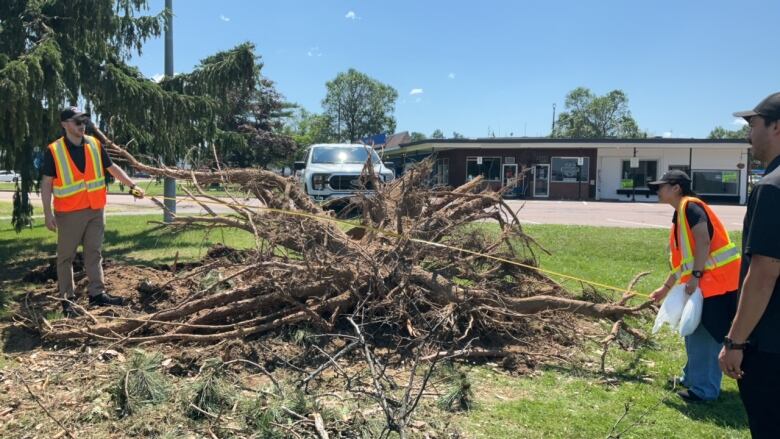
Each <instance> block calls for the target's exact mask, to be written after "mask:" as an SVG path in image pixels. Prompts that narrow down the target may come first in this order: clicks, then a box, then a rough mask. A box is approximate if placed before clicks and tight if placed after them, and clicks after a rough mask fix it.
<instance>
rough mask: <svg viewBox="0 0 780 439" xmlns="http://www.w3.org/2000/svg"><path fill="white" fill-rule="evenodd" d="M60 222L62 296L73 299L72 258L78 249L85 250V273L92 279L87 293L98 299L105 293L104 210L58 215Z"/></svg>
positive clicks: (59, 266) (58, 258) (60, 279)
mask: <svg viewBox="0 0 780 439" xmlns="http://www.w3.org/2000/svg"><path fill="white" fill-rule="evenodd" d="M54 216H55V219H56V220H57V280H58V283H59V287H60V295H61V296H62V297H63V298H65V299H71V298H73V297H74V293H73V290H74V288H75V286H74V284H73V258H75V257H76V250H77V249H78V247H79V245H83V246H84V269H85V270H86V272H87V278H88V279H89V287H88V288H87V291H88V292H89V295H90V296H96V295H98V294H100V293H102V292H103V291H104V290H105V285H104V281H103V254H102V249H101V247H102V246H103V231H104V230H105V226H106V219H105V216H104V214H103V209H99V210H92V209H83V210H77V211H74V212H55V214H54Z"/></svg>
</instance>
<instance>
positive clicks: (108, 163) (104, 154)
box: [100, 144, 114, 169]
mask: <svg viewBox="0 0 780 439" xmlns="http://www.w3.org/2000/svg"><path fill="white" fill-rule="evenodd" d="M100 157H101V158H102V159H103V168H104V169H108V168H110V167H111V166H113V165H114V162H112V161H111V157H109V155H108V151H106V148H104V147H103V145H102V144H101V145H100Z"/></svg>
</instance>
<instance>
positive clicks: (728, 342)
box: [723, 336, 747, 351]
mask: <svg viewBox="0 0 780 439" xmlns="http://www.w3.org/2000/svg"><path fill="white" fill-rule="evenodd" d="M746 346H747V342H745V343H734V340H732V339H730V338H728V336H726V337H723V347H725V348H726V350H729V351H731V350H737V351H741V350H744V349H745V347H746Z"/></svg>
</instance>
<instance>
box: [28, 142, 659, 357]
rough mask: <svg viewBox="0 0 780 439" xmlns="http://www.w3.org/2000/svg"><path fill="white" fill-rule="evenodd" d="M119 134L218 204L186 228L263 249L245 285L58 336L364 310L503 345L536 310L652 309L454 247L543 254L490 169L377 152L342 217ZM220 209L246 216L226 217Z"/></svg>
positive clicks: (415, 331)
mask: <svg viewBox="0 0 780 439" xmlns="http://www.w3.org/2000/svg"><path fill="white" fill-rule="evenodd" d="M109 144H110V148H109V149H110V151H111V153H112V154H114V155H115V156H116V158H118V159H119V160H123V161H125V162H127V163H128V164H129V165H130V166H132V167H134V168H136V169H137V170H139V171H143V172H147V173H149V174H152V175H155V176H160V177H173V178H176V179H177V180H186V181H189V182H191V183H192V184H193V185H194V187H195V188H196V189H197V191H195V193H189V195H190V196H191V197H192V199H193V200H195V201H196V202H198V203H200V204H201V205H202V206H203V207H204V209H205V210H206V211H207V212H208V213H207V214H205V215H198V216H182V217H177V218H176V219H175V221H174V223H173V224H171V226H172V227H210V228H214V227H229V228H238V229H242V230H244V231H246V232H247V233H249V234H251V235H252V236H253V237H254V242H255V247H254V249H253V250H252V251H250V252H245V257H244V259H243V260H242V261H241V262H239V263H234V264H225V265H223V266H222V267H221V269H222V270H223V271H224V272H225V273H227V275H228V276H230V279H231V281H232V282H231V285H234V286H235V287H233V288H230V289H227V290H225V291H221V292H216V293H214V292H213V291H206V290H203V291H193V294H192V295H191V296H190V297H189V298H188V299H187V300H185V301H183V302H182V303H178V304H176V305H175V306H172V307H170V308H167V309H161V310H159V311H156V312H154V313H147V314H132V315H120V316H116V315H114V316H91V315H90V316H85V317H83V318H81V319H75V320H66V321H60V322H55V323H54V324H50V325H49V324H46V325H41V326H40V327H41V328H42V332H43V335H44V337H45V338H46V339H49V340H74V339H84V338H97V339H112V340H119V339H122V340H123V342H124V343H138V342H172V341H189V342H201V343H205V342H213V341H218V340H224V339H225V338H231V337H236V338H242V337H247V336H250V335H254V334H259V333H265V332H268V331H272V330H275V329H278V328H280V327H283V326H289V325H294V324H296V323H299V322H302V321H306V322H308V323H309V324H313V325H315V326H317V327H320V328H321V329H322V330H324V331H331V330H333V328H334V326H336V325H338V324H343V323H344V321H343V319H344V318H345V317H347V316H353V315H356V314H359V315H360V316H361V317H362V318H363V320H364V321H365V322H371V323H372V324H374V326H376V327H378V328H379V327H381V328H383V329H382V331H381V332H382V335H384V336H388V335H389V336H390V337H391V338H393V337H398V336H401V337H406V338H408V339H415V338H419V337H422V336H424V335H426V334H428V332H429V331H430V329H431V326H432V322H434V321H440V320H442V319H443V321H444V323H443V324H441V325H438V326H437V330H438V331H440V332H444V333H446V334H448V337H438V338H437V339H439V340H442V344H443V345H442V346H438V348H439V349H444V350H458V349H463V348H464V347H466V346H467V344H468V343H472V342H474V341H475V340H480V338H482V340H481V341H482V342H484V343H488V344H489V343H493V342H494V341H495V340H493V339H497V338H507V339H517V338H518V337H522V336H524V335H529V334H528V331H529V324H528V321H529V319H532V318H533V316H536V315H544V314H546V313H551V312H566V313H570V314H577V315H583V316H587V317H594V318H604V319H609V320H612V321H618V320H620V319H621V318H622V317H623V316H624V315H627V314H628V315H630V314H636V313H638V312H639V311H641V310H642V309H644V308H646V307H647V306H648V304H647V303H645V304H643V305H640V306H634V307H630V306H626V305H625V304H624V303H623V302H621V303H619V304H611V303H592V302H587V301H582V300H577V299H574V298H571V297H568V293H567V292H566V291H565V290H564V289H563V288H561V287H560V286H559V285H558V284H556V283H555V282H553V281H552V280H550V279H549V278H547V277H545V276H543V275H541V274H540V273H538V272H537V271H535V270H533V269H529V268H527V267H523V266H518V265H514V264H510V263H505V262H496V261H495V260H493V259H485V258H484V257H480V256H475V255H474V254H472V253H470V254H462V253H461V252H458V251H457V250H453V249H452V247H457V248H464V249H467V250H470V251H471V252H477V253H479V254H481V255H490V256H496V257H499V258H501V259H506V260H522V261H524V262H525V264H526V265H527V266H533V265H536V263H537V261H536V256H535V254H536V252H538V251H544V250H543V249H542V248H541V247H540V246H539V245H537V244H536V243H535V242H534V241H533V240H532V239H531V238H530V237H529V236H527V235H526V234H525V233H524V232H523V230H522V227H521V226H520V222H519V220H518V218H517V217H516V214H515V213H514V212H513V211H512V210H511V209H510V208H509V206H507V204H506V203H505V202H504V201H503V200H502V198H501V194H500V193H497V192H492V191H486V190H482V187H483V182H482V180H481V179H480V178H476V179H474V180H472V181H470V182H468V183H466V184H464V185H462V186H460V187H457V188H454V189H452V190H434V189H430V188H429V187H428V185H427V182H428V179H429V176H430V173H431V162H430V161H425V162H422V163H420V164H418V165H417V166H416V167H415V168H413V169H412V170H411V171H409V172H407V173H406V174H404V176H402V177H401V178H399V179H396V180H394V181H392V182H390V183H387V184H382V183H381V182H380V181H379V179H378V178H377V176H376V175H374V173H373V166H371V163H367V164H366V166H365V168H364V172H363V175H362V177H361V181H363V182H364V183H365V184H366V185H368V183H369V182H370V183H371V184H372V185H374V187H378V188H379V189H378V190H377V191H376V193H375V194H373V195H358V196H356V197H353V199H352V200H351V204H350V206H348V207H347V208H346V211H353V212H355V211H357V212H359V217H358V218H356V219H354V220H353V221H351V222H349V223H348V224H350V226H345V222H336V221H331V220H329V219H330V218H333V213H332V212H327V211H325V210H323V209H322V208H321V207H320V206H319V205H318V204H316V203H314V202H313V201H312V200H311V198H310V197H309V196H308V195H307V194H306V193H305V192H303V191H302V190H301V188H300V186H299V185H298V184H297V183H296V182H295V181H294V180H293V179H291V178H286V177H283V176H280V175H278V174H275V173H273V172H270V171H266V170H261V169H224V170H223V169H219V168H218V171H217V172H202V171H190V170H182V169H175V168H168V167H164V166H161V167H156V166H151V165H148V164H145V163H142V162H140V161H139V160H137V159H136V158H135V157H134V156H133V155H131V154H130V153H129V152H127V151H126V150H125V149H123V148H121V147H119V146H117V145H114V144H112V143H110V142H109ZM215 158H216V157H215ZM216 164H217V165H218V162H216ZM212 183H220V184H223V185H226V186H227V187H234V188H235V187H237V188H239V189H240V192H241V193H243V194H249V195H251V197H252V198H254V199H256V201H257V202H259V207H252V206H251V205H250V203H248V202H247V201H246V199H245V197H239V196H231V197H229V198H216V197H213V196H210V195H207V194H206V192H205V191H203V190H202V189H201V188H202V187H205V186H206V185H210V184H212ZM256 204H257V203H256ZM213 206H223V207H226V208H229V209H230V210H231V211H232V214H230V215H224V214H223V215H219V214H217V213H215V212H214V209H212V207H213ZM484 221H493V222H495V223H496V224H497V225H498V229H499V233H497V234H490V233H486V232H484V231H483V230H482V229H481V228H480V227H475V226H474V224H478V223H480V222H484ZM389 231H391V232H389ZM421 241H426V242H421ZM430 243H434V244H439V245H431V244H430ZM453 280H455V281H453ZM211 290H213V288H212V289H211Z"/></svg>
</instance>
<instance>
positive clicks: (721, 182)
mask: <svg viewBox="0 0 780 439" xmlns="http://www.w3.org/2000/svg"><path fill="white" fill-rule="evenodd" d="M691 178H692V179H693V190H694V191H695V192H697V193H699V194H702V195H737V194H738V193H739V171H727V170H706V171H705V170H701V171H693V175H692V176H691Z"/></svg>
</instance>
